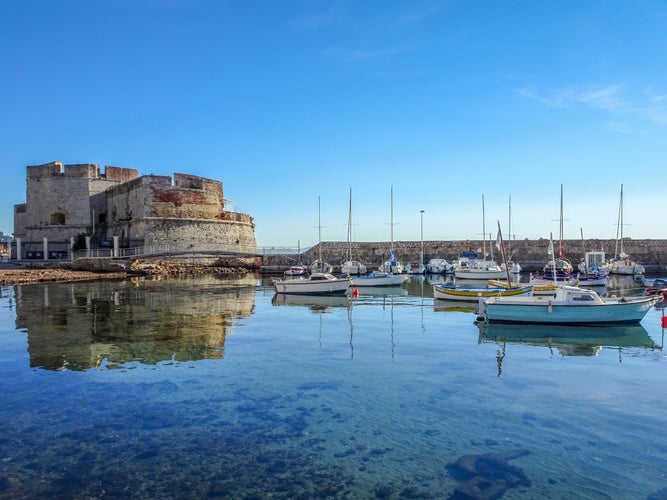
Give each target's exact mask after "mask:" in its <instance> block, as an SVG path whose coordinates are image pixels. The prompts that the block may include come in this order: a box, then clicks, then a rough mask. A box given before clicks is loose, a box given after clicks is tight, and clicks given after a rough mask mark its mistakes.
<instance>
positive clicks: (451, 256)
mask: <svg viewBox="0 0 667 500" xmlns="http://www.w3.org/2000/svg"><path fill="white" fill-rule="evenodd" d="M421 246H422V243H421V241H395V242H394V253H395V256H396V259H397V260H398V261H400V262H402V263H403V264H407V263H408V262H412V263H418V262H419V259H420V254H421ZM559 246H560V241H554V247H555V251H556V253H558V250H559ZM485 247H486V255H487V258H493V259H494V260H496V261H498V262H501V261H502V257H501V253H500V251H499V250H498V249H497V248H496V246H495V242H489V241H487V242H486V243H485V242H483V241H482V240H454V241H446V240H440V241H424V262H425V263H426V262H428V260H429V259H435V258H440V259H447V260H448V261H449V262H451V261H453V260H455V259H457V258H458V257H459V255H461V254H463V253H477V254H478V255H479V256H480V257H481V256H482V254H483V250H484V248H485ZM548 247H549V240H548V239H545V238H540V239H538V240H528V239H525V240H514V241H511V242H505V250H506V251H507V253H508V260H513V261H515V262H518V263H520V264H521V266H522V267H523V269H524V271H526V272H530V271H535V270H538V269H542V267H543V266H544V264H545V263H546V262H547V260H548V259H549V256H548V254H547V250H548ZM563 248H564V254H565V257H566V258H567V259H568V260H570V262H572V264H573V265H574V266H575V267H576V265H577V264H578V263H579V262H580V261H581V260H582V259H583V255H584V251H603V252H605V253H606V255H607V258H608V259H610V258H613V257H614V255H615V254H617V253H619V252H620V245H617V241H616V240H614V239H611V240H600V239H588V240H583V241H582V240H564V241H563ZM623 250H624V251H625V253H626V254H628V255H630V256H631V257H632V259H633V260H635V261H636V262H638V263H640V264H642V265H643V266H644V267H645V268H646V271H647V272H665V271H666V270H667V268H666V266H667V240H657V239H642V240H634V239H629V238H626V239H624V240H623ZM320 252H321V255H322V259H324V260H325V261H327V262H329V263H330V264H332V265H333V266H340V264H341V263H342V262H344V261H345V260H347V257H348V243H347V242H341V241H338V242H337V241H323V242H322V243H320V244H319V245H315V246H314V247H311V248H309V249H308V250H306V251H304V252H302V253H301V254H297V253H291V254H285V253H282V254H268V253H266V254H264V255H263V256H262V267H263V269H264V270H265V271H267V272H270V271H272V270H276V271H277V270H281V269H284V268H286V267H289V266H290V265H293V264H296V263H298V262H299V261H301V263H302V264H304V265H308V264H310V263H311V262H313V261H314V260H316V259H317V258H318V257H319V255H320ZM389 257H390V244H389V242H386V241H379V242H358V243H352V258H353V259H354V260H358V261H360V262H362V263H363V264H365V265H366V266H367V267H368V268H369V269H372V268H374V267H377V266H379V265H380V264H382V262H384V261H385V260H388V259H389Z"/></svg>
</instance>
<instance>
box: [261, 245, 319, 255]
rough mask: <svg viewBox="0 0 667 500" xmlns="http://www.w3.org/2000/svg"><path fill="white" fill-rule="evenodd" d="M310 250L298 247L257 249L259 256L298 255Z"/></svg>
mask: <svg viewBox="0 0 667 500" xmlns="http://www.w3.org/2000/svg"><path fill="white" fill-rule="evenodd" d="M309 249H310V248H299V247H259V248H258V252H257V253H259V254H261V255H299V254H300V253H305V252H307V251H308V250H309Z"/></svg>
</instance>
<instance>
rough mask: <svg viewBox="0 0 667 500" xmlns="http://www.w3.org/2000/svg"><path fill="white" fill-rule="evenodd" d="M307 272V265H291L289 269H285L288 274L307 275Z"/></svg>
mask: <svg viewBox="0 0 667 500" xmlns="http://www.w3.org/2000/svg"><path fill="white" fill-rule="evenodd" d="M306 272H307V269H306V266H299V265H297V266H290V268H289V269H287V270H286V271H285V275H286V276H305V275H306Z"/></svg>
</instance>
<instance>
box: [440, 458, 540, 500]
mask: <svg viewBox="0 0 667 500" xmlns="http://www.w3.org/2000/svg"><path fill="white" fill-rule="evenodd" d="M528 453H529V452H528V451H527V450H516V451H511V452H506V453H485V454H481V455H463V456H462V457H461V458H459V459H458V460H457V461H456V462H454V463H452V464H449V465H447V469H448V470H449V473H450V475H451V476H452V477H453V478H454V479H456V480H457V481H459V482H460V484H459V485H458V486H457V487H456V490H454V493H453V495H452V498H461V499H463V498H471V499H483V500H492V499H496V498H500V497H501V496H502V495H503V494H504V493H505V491H507V490H508V489H509V488H516V487H518V486H530V484H531V482H530V480H529V479H528V477H526V475H525V474H524V472H523V471H522V470H521V469H519V468H518V467H515V466H513V465H510V464H509V463H508V460H511V459H513V458H518V457H522V456H525V455H527V454H528Z"/></svg>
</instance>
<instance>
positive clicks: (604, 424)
mask: <svg viewBox="0 0 667 500" xmlns="http://www.w3.org/2000/svg"><path fill="white" fill-rule="evenodd" d="M614 286H615V287H618V288H619V289H625V290H630V289H632V288H633V287H634V283H633V282H632V280H629V281H627V282H624V281H623V280H619V281H618V282H617V283H615V284H614ZM360 291H361V292H362V293H361V294H360V295H359V297H358V298H349V299H348V298H346V297H338V298H305V297H291V296H276V295H275V294H274V292H273V289H272V288H271V287H270V284H269V282H268V279H266V278H261V277H257V276H247V277H242V278H233V279H232V278H217V277H212V276H201V277H195V278H187V279H162V280H126V281H100V282H88V283H73V284H48V285H30V286H15V287H2V288H1V289H0V317H1V319H2V321H1V322H0V325H1V326H0V390H1V392H0V394H2V401H1V403H0V457H1V460H2V462H1V463H2V467H1V468H0V498H2V499H5V498H7V499H23V498H31V499H32V498H90V499H97V498H100V499H102V498H392V499H394V498H448V497H452V498H457V497H458V498H465V497H466V496H465V495H468V498H499V497H500V496H502V497H503V498H554V499H555V498H558V499H561V498H575V499H576V498H582V499H584V498H585V499H595V498H600V499H603V498H623V499H626V498H665V497H666V496H667V493H666V492H667V490H666V488H667V467H666V465H667V462H666V461H665V457H666V456H667V438H665V435H664V431H665V429H667V397H666V396H667V389H666V388H665V383H666V382H667V358H666V354H665V351H664V350H663V347H662V346H663V342H664V332H663V329H662V326H661V325H662V318H661V316H662V310H661V309H658V308H655V309H652V310H651V311H650V312H649V314H648V315H647V316H646V318H645V319H644V320H643V321H642V323H641V324H640V325H635V326H624V327H599V328H581V327H580V328H565V327H553V328H545V327H530V326H525V327H523V326H512V327H509V326H498V327H497V328H496V327H495V325H491V326H492V327H493V328H491V327H490V328H480V327H478V326H477V325H476V324H475V314H474V312H471V309H470V307H469V306H467V305H466V304H451V303H447V302H442V301H436V302H435V303H434V299H433V298H432V293H431V284H430V282H429V281H427V280H423V279H419V278H413V279H411V281H410V282H409V283H408V285H407V287H406V288H404V289H398V290H396V289H394V290H382V289H377V290H370V291H363V290H360Z"/></svg>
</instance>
